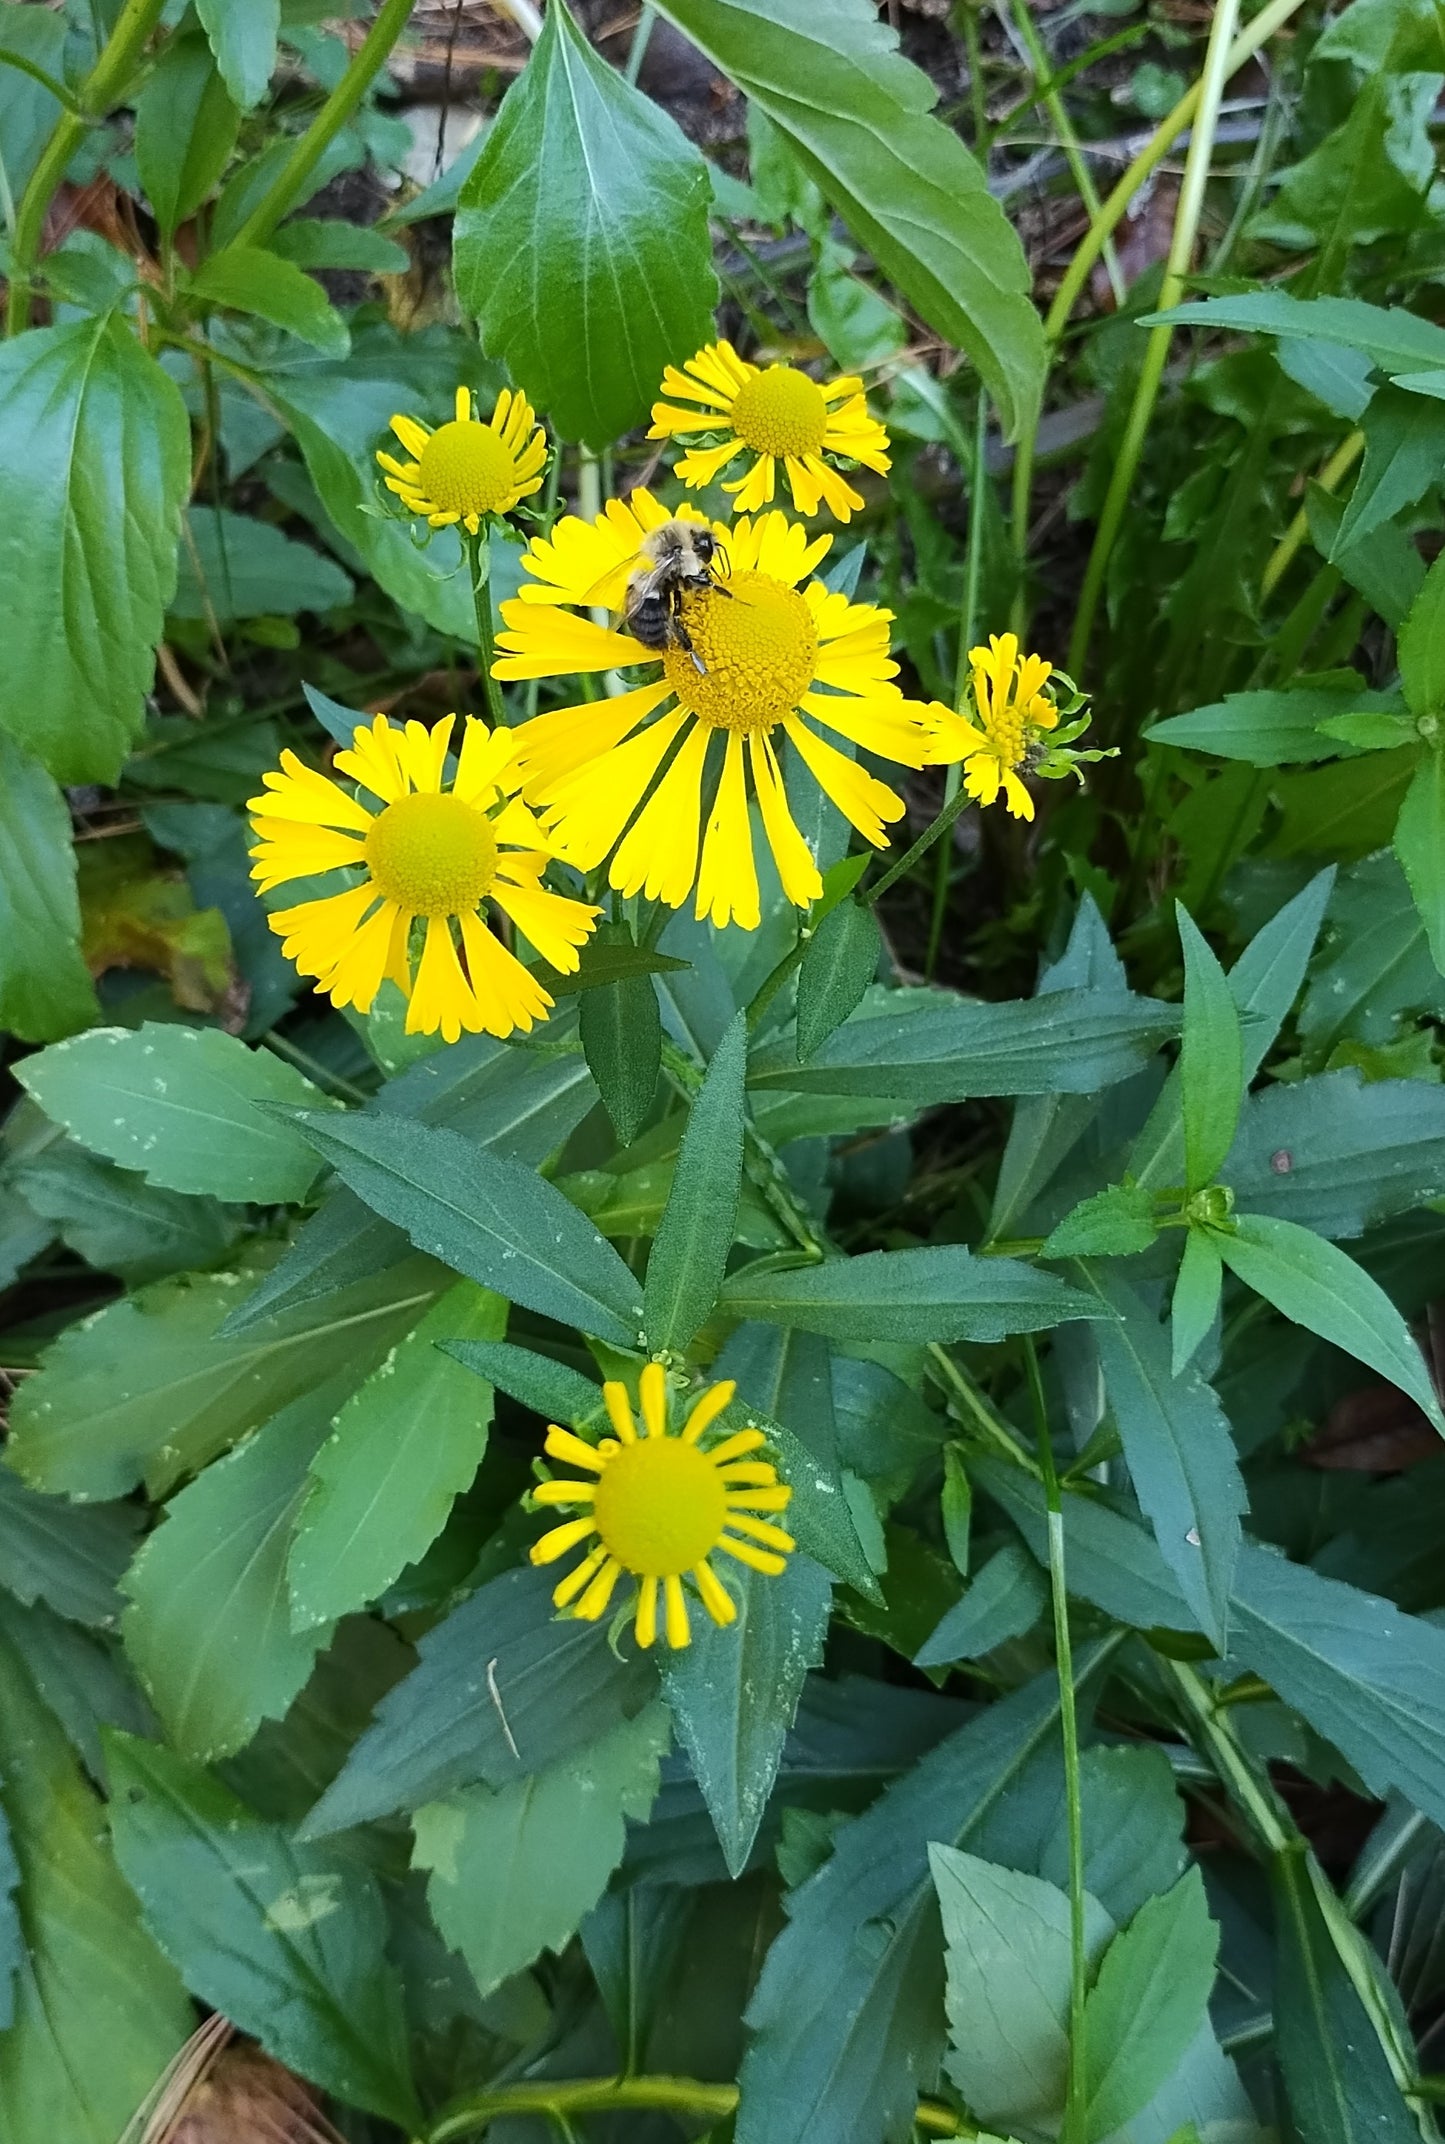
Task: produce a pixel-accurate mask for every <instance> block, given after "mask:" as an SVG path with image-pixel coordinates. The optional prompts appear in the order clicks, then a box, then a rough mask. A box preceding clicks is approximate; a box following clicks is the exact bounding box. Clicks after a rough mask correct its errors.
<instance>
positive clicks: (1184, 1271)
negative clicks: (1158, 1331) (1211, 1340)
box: [1169, 1228, 1224, 1377]
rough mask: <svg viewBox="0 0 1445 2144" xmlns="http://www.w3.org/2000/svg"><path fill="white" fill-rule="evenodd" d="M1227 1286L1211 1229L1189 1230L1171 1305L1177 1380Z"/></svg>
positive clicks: (1170, 1316)
mask: <svg viewBox="0 0 1445 2144" xmlns="http://www.w3.org/2000/svg"><path fill="white" fill-rule="evenodd" d="M1223 1285H1224V1261H1223V1259H1222V1258H1221V1257H1220V1255H1219V1246H1218V1244H1217V1243H1216V1242H1215V1240H1214V1238H1213V1236H1212V1235H1211V1234H1210V1233H1209V1231H1208V1230H1207V1229H1203V1228H1191V1229H1189V1230H1188V1232H1187V1233H1186V1235H1185V1238H1184V1256H1183V1257H1182V1258H1181V1259H1180V1261H1179V1271H1178V1273H1177V1274H1176V1275H1175V1278H1174V1294H1173V1298H1172V1300H1171V1302H1170V1306H1169V1327H1170V1334H1171V1345H1170V1364H1171V1367H1172V1369H1173V1371H1174V1375H1175V1376H1176V1377H1179V1376H1181V1375H1182V1373H1183V1371H1184V1369H1185V1368H1186V1366H1187V1365H1188V1364H1189V1363H1190V1362H1192V1361H1193V1359H1194V1354H1195V1350H1196V1349H1197V1348H1198V1346H1199V1343H1200V1341H1201V1340H1202V1339H1203V1338H1204V1335H1205V1334H1206V1333H1207V1332H1208V1330H1209V1328H1210V1326H1211V1325H1212V1324H1213V1323H1214V1320H1215V1318H1216V1316H1217V1315H1218V1311H1219V1291H1220V1289H1221V1288H1222V1287H1223Z"/></svg>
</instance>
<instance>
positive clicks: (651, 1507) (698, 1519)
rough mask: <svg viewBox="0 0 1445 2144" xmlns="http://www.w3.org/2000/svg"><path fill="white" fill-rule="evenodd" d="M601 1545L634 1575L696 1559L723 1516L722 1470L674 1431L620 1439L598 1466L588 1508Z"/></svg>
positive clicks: (669, 1571)
mask: <svg viewBox="0 0 1445 2144" xmlns="http://www.w3.org/2000/svg"><path fill="white" fill-rule="evenodd" d="M592 1515H593V1517H594V1519H595V1520H596V1522H597V1531H598V1534H599V1535H600V1536H601V1539H602V1545H603V1547H604V1548H606V1549H607V1550H609V1552H610V1553H611V1554H612V1555H614V1556H615V1557H616V1558H617V1561H618V1562H619V1563H620V1564H621V1565H622V1568H623V1569H624V1570H625V1571H632V1572H634V1573H635V1574H636V1576H637V1577H639V1578H673V1577H678V1576H680V1575H681V1573H682V1572H684V1571H690V1570H692V1569H693V1567H694V1565H696V1564H699V1563H701V1562H702V1559H703V1557H704V1556H705V1555H706V1554H707V1552H708V1550H709V1549H710V1548H715V1547H716V1546H717V1539H718V1536H719V1534H720V1533H721V1532H722V1530H723V1522H724V1521H725V1519H726V1518H727V1492H726V1490H725V1489H724V1487H723V1482H722V1477H721V1475H720V1474H719V1473H718V1470H717V1468H716V1467H715V1466H714V1465H713V1464H712V1461H711V1460H710V1459H707V1458H705V1457H704V1455H703V1454H702V1453H701V1452H700V1451H699V1450H698V1449H697V1447H696V1445H693V1444H684V1443H683V1442H682V1441H681V1439H680V1438H677V1437H645V1438H644V1439H643V1440H642V1441H641V1442H640V1443H638V1444H624V1445H623V1446H622V1448H621V1449H620V1450H619V1451H618V1452H617V1453H615V1454H614V1456H613V1457H612V1458H611V1459H610V1460H609V1461H608V1463H607V1465H606V1467H605V1468H604V1469H603V1472H602V1475H601V1477H600V1479H599V1481H598V1483H597V1498H596V1502H595V1503H594V1504H593V1507H592Z"/></svg>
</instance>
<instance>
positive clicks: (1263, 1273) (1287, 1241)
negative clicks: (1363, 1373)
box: [1217, 1213, 1445, 1436]
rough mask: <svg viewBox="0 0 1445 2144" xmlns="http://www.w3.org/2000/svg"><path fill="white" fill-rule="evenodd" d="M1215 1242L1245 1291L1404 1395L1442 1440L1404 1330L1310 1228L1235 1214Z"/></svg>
mask: <svg viewBox="0 0 1445 2144" xmlns="http://www.w3.org/2000/svg"><path fill="white" fill-rule="evenodd" d="M1217 1241H1218V1245H1219V1255H1220V1257H1221V1258H1222V1259H1223V1260H1224V1263H1225V1264H1226V1265H1227V1266H1228V1267H1229V1269H1230V1271H1231V1272H1232V1273H1236V1274H1238V1276H1239V1278H1240V1279H1241V1280H1242V1281H1243V1282H1244V1284H1245V1286H1246V1287H1247V1288H1252V1289H1253V1290H1254V1292H1255V1294H1256V1295H1262V1296H1263V1297H1264V1299H1265V1301H1266V1302H1267V1303H1272V1304H1273V1305H1274V1307H1275V1309H1276V1310H1278V1311H1280V1312H1281V1313H1282V1315H1283V1316H1285V1317H1287V1318H1289V1319H1290V1320H1291V1321H1292V1322H1293V1323H1294V1324H1296V1325H1303V1326H1304V1328H1305V1330H1306V1331H1307V1332H1312V1333H1317V1334H1318V1335H1319V1337H1320V1339H1322V1340H1328V1341H1329V1343H1330V1344H1331V1346H1332V1347H1339V1348H1343V1349H1344V1350H1345V1352H1346V1353H1347V1354H1350V1355H1353V1356H1354V1357H1355V1359H1356V1361H1357V1362H1364V1363H1368V1364H1369V1366H1370V1368H1371V1369H1372V1370H1378V1371H1379V1373H1380V1375H1381V1377H1385V1378H1388V1379H1389V1381H1390V1383H1391V1384H1393V1385H1398V1386H1399V1388H1400V1390H1401V1391H1402V1392H1408V1394H1409V1395H1410V1397H1411V1399H1412V1400H1414V1402H1415V1404H1416V1405H1417V1406H1418V1407H1419V1408H1421V1410H1422V1411H1423V1412H1424V1413H1425V1414H1427V1415H1428V1416H1429V1418H1430V1420H1431V1421H1432V1422H1433V1423H1434V1425H1435V1427H1436V1428H1437V1429H1438V1430H1439V1431H1440V1434H1441V1435H1442V1436H1445V1416H1442V1414H1441V1412H1440V1403H1439V1401H1438V1399H1437V1398H1436V1396H1435V1388H1434V1385H1433V1384H1432V1382H1431V1379H1430V1373H1429V1371H1428V1370H1427V1369H1426V1367H1425V1361H1424V1358H1423V1356H1422V1355H1421V1353H1420V1350H1419V1348H1418V1347H1417V1346H1416V1345H1415V1342H1414V1340H1413V1339H1412V1337H1411V1334H1410V1328H1409V1327H1408V1326H1407V1325H1406V1323H1405V1320H1404V1319H1403V1318H1402V1317H1401V1315H1400V1313H1399V1311H1398V1310H1397V1309H1396V1308H1395V1306H1394V1304H1393V1303H1392V1302H1391V1301H1390V1298H1389V1297H1388V1295H1386V1293H1385V1291H1384V1289H1383V1288H1382V1287H1381V1286H1380V1285H1379V1283H1378V1281H1375V1280H1372V1279H1371V1277H1370V1275H1369V1274H1368V1273H1367V1272H1366V1271H1365V1269H1364V1267H1363V1266H1360V1265H1356V1263H1355V1261H1354V1259H1353V1258H1351V1257H1349V1256H1348V1254H1347V1253H1346V1252H1344V1251H1342V1250H1341V1249H1340V1248H1339V1246H1338V1245H1337V1244H1333V1243H1328V1242H1326V1240H1325V1238H1324V1237H1323V1236H1317V1235H1316V1234H1315V1233H1314V1231H1313V1230H1312V1229H1308V1228H1301V1227H1299V1226H1298V1224H1297V1223H1296V1222H1294V1221H1280V1220H1276V1219H1275V1218H1273V1217H1272V1216H1270V1215H1266V1214H1259V1213H1247V1214H1238V1215H1237V1216H1236V1217H1235V1220H1234V1224H1233V1226H1232V1227H1231V1228H1230V1229H1228V1230H1225V1229H1220V1230H1219V1231H1217Z"/></svg>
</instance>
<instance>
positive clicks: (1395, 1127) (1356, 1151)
mask: <svg viewBox="0 0 1445 2144" xmlns="http://www.w3.org/2000/svg"><path fill="white" fill-rule="evenodd" d="M1229 1181H1230V1183H1231V1185H1232V1186H1233V1188H1234V1193H1235V1196H1236V1198H1237V1199H1238V1200H1239V1202H1240V1204H1241V1206H1243V1207H1245V1208H1247V1209H1248V1210H1249V1211H1250V1212H1252V1213H1267V1214H1276V1215H1278V1216H1279V1218H1280V1219H1281V1220H1285V1221H1298V1222H1299V1223H1300V1224H1301V1225H1302V1226H1303V1227H1305V1228H1312V1229H1313V1230H1314V1231H1315V1232H1316V1234H1317V1235H1321V1236H1330V1237H1340V1236H1362V1235H1363V1234H1364V1232H1365V1230H1366V1229H1367V1228H1371V1227H1373V1226H1374V1225H1375V1224H1376V1223H1377V1222H1380V1221H1385V1220H1388V1219H1389V1218H1390V1217H1391V1216H1392V1215H1394V1214H1398V1213H1408V1212H1409V1211H1410V1210H1411V1208H1412V1207H1416V1206H1423V1205H1426V1204H1428V1202H1429V1201H1430V1200H1432V1199H1437V1198H1442V1197H1445V1088H1441V1087H1435V1086H1427V1085H1426V1084H1425V1083H1424V1082H1423V1081H1421V1080H1415V1079H1380V1080H1368V1081H1367V1080H1365V1079H1364V1078H1363V1076H1362V1075H1361V1073H1360V1072H1359V1071H1358V1070H1356V1069H1355V1067H1353V1066H1344V1067H1341V1069H1340V1070H1339V1071H1338V1072H1322V1073H1320V1074H1319V1076H1318V1077H1317V1078H1314V1079H1302V1080H1293V1081H1290V1082H1288V1083H1287V1084H1286V1083H1283V1082H1282V1083H1280V1084H1279V1085H1277V1086H1274V1087H1266V1088H1265V1089H1264V1090H1263V1092H1262V1093H1260V1094H1257V1095H1252V1096H1251V1097H1250V1099H1249V1101H1248V1103H1247V1104H1246V1105H1245V1111H1244V1115H1243V1117H1242V1118H1241V1120H1240V1127H1239V1136H1238V1138H1237V1139H1236V1140H1235V1142H1234V1147H1233V1150H1232V1152H1231V1154H1230V1157H1229Z"/></svg>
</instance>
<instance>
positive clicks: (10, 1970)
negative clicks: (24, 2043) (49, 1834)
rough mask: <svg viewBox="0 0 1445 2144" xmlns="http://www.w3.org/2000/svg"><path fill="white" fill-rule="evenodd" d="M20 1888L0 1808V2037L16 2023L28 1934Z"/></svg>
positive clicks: (8, 1833)
mask: <svg viewBox="0 0 1445 2144" xmlns="http://www.w3.org/2000/svg"><path fill="white" fill-rule="evenodd" d="M19 1888H20V1864H19V1862H18V1861H17V1860H16V1859H15V1848H14V1846H13V1845H12V1844H11V1839H10V1826H9V1824H8V1823H7V1822H6V1818H5V1810H4V1807H3V1805H0V2033H3V2032H6V2031H8V2030H9V2028H10V2026H12V2025H13V2024H14V2022H15V1977H16V1975H17V1974H18V1972H19V1971H20V1968H21V1966H22V1965H23V1964H24V1962H25V1931H24V1929H23V1928H22V1927H21V1925H20V1905H19V1901H18V1900H17V1898H16V1896H15V1893H16V1892H17V1891H18V1889H19Z"/></svg>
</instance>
